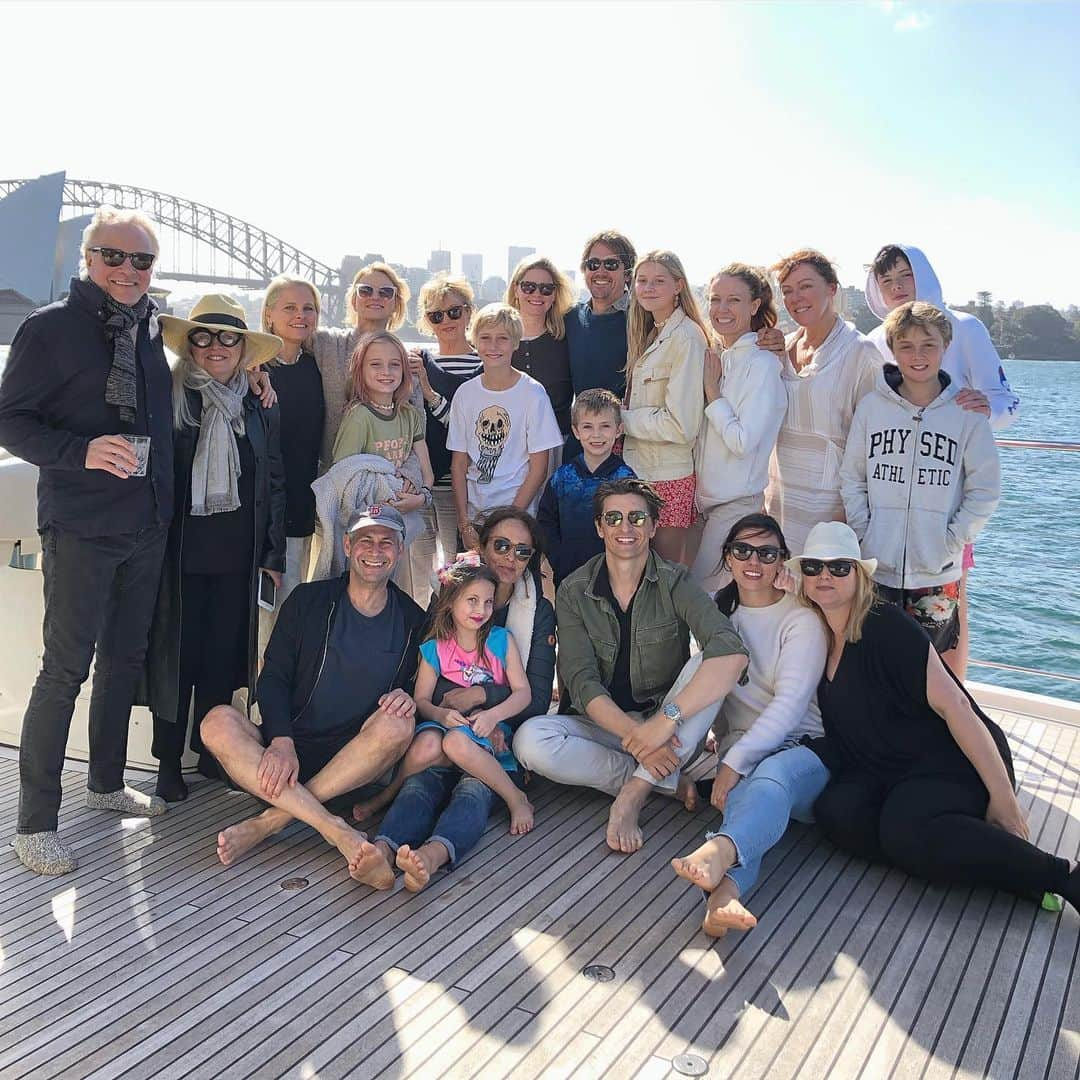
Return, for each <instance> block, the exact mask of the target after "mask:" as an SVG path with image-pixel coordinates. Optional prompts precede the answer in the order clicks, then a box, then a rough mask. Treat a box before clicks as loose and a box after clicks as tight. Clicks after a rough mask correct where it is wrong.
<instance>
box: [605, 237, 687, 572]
mask: <svg viewBox="0 0 1080 1080" xmlns="http://www.w3.org/2000/svg"><path fill="white" fill-rule="evenodd" d="M633 286H634V287H633V291H632V293H631V298H630V311H629V315H628V318H627V366H626V407H625V408H624V409H623V413H622V422H623V428H624V430H625V432H626V439H625V441H624V444H623V457H624V459H625V460H626V464H627V465H629V466H630V468H632V469H633V470H634V472H635V473H637V475H638V476H639V477H640V478H641V479H642V480H648V481H649V482H650V483H651V484H652V485H653V487H654V488H656V490H657V492H658V493H659V495H660V497H661V499H663V501H664V505H663V509H662V510H661V511H660V521H659V523H658V527H657V530H656V537H655V539H654V541H653V546H654V547H655V549H656V552H657V554H658V555H660V556H661V557H662V558H665V559H668V560H670V561H672V562H680V563H683V564H686V563H687V561H688V560H687V557H686V549H687V534H688V531H689V529H690V526H691V525H693V523H694V517H695V508H694V493H695V489H696V478H695V475H694V443H695V441H696V440H697V436H698V431H699V429H700V427H701V419H702V416H703V414H704V411H705V394H704V391H703V389H702V386H703V379H704V371H705V349H706V347H707V345H708V341H707V337H706V332H705V324H704V322H703V321H702V318H701V313H700V312H699V311H698V306H697V303H696V301H695V300H694V296H693V293H691V291H690V286H689V284H688V282H687V279H686V271H685V270H683V266H682V263H681V262H680V261H679V257H678V256H677V255H675V254H674V253H673V252H670V251H650V252H648V253H647V254H646V255H643V256H642V257H641V258H640V259H638V261H637V265H636V266H635V267H634V275H633Z"/></svg>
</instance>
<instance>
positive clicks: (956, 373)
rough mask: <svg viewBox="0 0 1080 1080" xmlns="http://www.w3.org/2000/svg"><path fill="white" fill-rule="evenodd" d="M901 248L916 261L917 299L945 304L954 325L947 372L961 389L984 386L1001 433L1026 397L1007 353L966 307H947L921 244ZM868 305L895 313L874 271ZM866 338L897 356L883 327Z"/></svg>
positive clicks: (881, 316)
mask: <svg viewBox="0 0 1080 1080" xmlns="http://www.w3.org/2000/svg"><path fill="white" fill-rule="evenodd" d="M896 246H897V247H898V248H900V250H901V251H903V252H904V254H905V255H907V259H908V262H909V263H910V264H911V272H912V273H913V274H914V275H915V298H916V299H917V300H925V301H926V302H927V303H928V304H933V305H934V307H937V308H940V309H941V310H942V311H944V312H945V314H946V315H947V316H948V317H949V322H950V323H952V330H953V339H952V343H951V344H950V345H949V347H948V349H946V350H945V356H944V359H943V360H942V362H941V370H942V371H944V372H945V373H946V374H947V375H948V376H949V377H950V378H951V379H952V381H953V382H954V383H955V384H956V386H957V388H958V389H962V388H970V389H972V390H981V391H982V392H983V393H984V394H985V395H986V398H987V400H988V401H989V402H990V424H991V426H992V427H993V428H994V430H995V431H1000V430H1001V429H1002V428H1006V427H1008V426H1009V425H1010V424H1011V423H1012V422H1013V420H1015V419H1016V417H1017V414H1018V413H1019V412H1020V399H1019V398H1018V397H1017V396H1016V394H1014V393H1013V391H1012V387H1010V386H1009V380H1008V379H1007V378H1006V377H1005V369H1004V367H1002V365H1001V357H1000V356H998V353H997V349H995V348H994V343H993V342H992V341H991V340H990V334H989V332H988V331H987V329H986V327H985V326H984V325H983V324H982V321H981V320H980V319H977V318H976V317H975V316H974V315H971V314H969V313H968V312H966V311H953V309H952V308H948V307H946V306H945V301H944V300H943V299H942V296H941V283H940V282H939V281H938V277H937V274H935V273H934V268H933V267H932V266H931V265H930V260H929V259H928V258H927V257H926V256H925V255H924V254H923V251H922V249H921V248H917V247H912V246H910V245H909V244H897V245H896ZM866 303H867V304H868V305H869V307H870V310H871V311H872V312H873V313H874V314H875V315H876V316H877V317H878V318H879V319H884V318H885V316H886V315H888V314H889V308H888V305H887V304H886V303H885V300H884V299H883V297H882V295H881V289H880V287H879V286H878V283H877V278H876V277H875V276H874V271H873V269H871V270H870V271H869V272H868V273H867V275H866ZM866 336H867V337H868V338H869V339H870V340H871V341H872V342H873V343H874V344H875V345H876V346H877V347H878V349H879V350H880V352H881V355H882V357H883V358H884V359H885V360H888V361H889V362H891V361H892V354H891V353H890V352H889V346H888V345H886V344H885V328H884V327H883V326H878V327H876V328H875V329H874V330H871V331H870V333H869V334H867V335H866Z"/></svg>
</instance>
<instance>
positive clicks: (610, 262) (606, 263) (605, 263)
mask: <svg viewBox="0 0 1080 1080" xmlns="http://www.w3.org/2000/svg"><path fill="white" fill-rule="evenodd" d="M622 264H623V262H622V259H586V260H585V269H586V270H591V271H593V272H594V273H595V272H596V271H597V270H599V269H600V267H601V266H602V267H603V268H604V269H605V270H610V271H611V272H612V273H614V272H615V271H616V270H621V269H622Z"/></svg>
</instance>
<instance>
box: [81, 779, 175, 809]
mask: <svg viewBox="0 0 1080 1080" xmlns="http://www.w3.org/2000/svg"><path fill="white" fill-rule="evenodd" d="M86 805H87V806H88V807H89V808H90V809H91V810H119V811H120V813H121V814H131V815H132V816H133V817H161V815H162V814H164V813H165V811H166V810H168V809H169V807H168V804H167V803H166V802H165V800H164V799H162V798H159V797H158V796H157V795H147V794H146V793H145V792H142V791H137V790H136V789H135V788H133V787H127V786H126V785H125V786H124V787H122V788H120V789H119V790H118V791H91V790H90V789H89V788H87V789H86Z"/></svg>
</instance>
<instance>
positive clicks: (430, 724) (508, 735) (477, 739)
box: [416, 720, 518, 772]
mask: <svg viewBox="0 0 1080 1080" xmlns="http://www.w3.org/2000/svg"><path fill="white" fill-rule="evenodd" d="M495 726H496V727H497V728H498V729H499V730H500V731H501V732H502V733H503V738H505V739H506V745H507V746H509V745H510V743H511V741H512V740H513V738H514V733H513V732H512V731H511V730H510V725H509V724H507V723H506V722H505V721H503V722H501V723H498V724H496V725H495ZM451 730H453V731H461V732H464V733H465V734H466V735H468V737H469V738H470V739H472V741H473V742H474V743H476V745H477V746H482V747H483V748H484V749H485V750H486V751H487V752H488V753H489V754H492V755H494V757H495V760H496V761H498V763H499V764H500V765H501V766H502V767H503V768H504V769H505V770H506V771H507V772H516V771H517V769H518V763H517V758H516V757H514V755H513V753H512V752H511V751H509V750H506V751H504V752H503V753H501V754H496V753H495V748H494V747H493V746H492V745H491V740H490V739H485V738H483V737H482V736H480V735H477V734H476V732H475V731H473V729H472V728H471V727H456V728H452V729H451V728H448V727H446V726H445V725H444V724H440V723H439V722H438V720H421V721H420V723H419V724H417V725H416V734H417V735H419V734H420V732H421V731H441V732H442V733H443V734H444V735H445V734H446V733H447V732H448V731H451Z"/></svg>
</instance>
